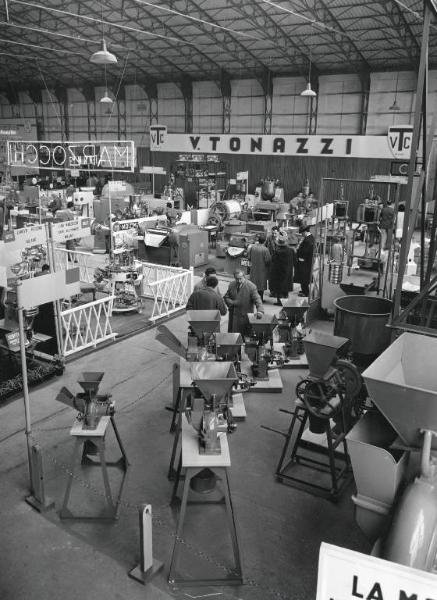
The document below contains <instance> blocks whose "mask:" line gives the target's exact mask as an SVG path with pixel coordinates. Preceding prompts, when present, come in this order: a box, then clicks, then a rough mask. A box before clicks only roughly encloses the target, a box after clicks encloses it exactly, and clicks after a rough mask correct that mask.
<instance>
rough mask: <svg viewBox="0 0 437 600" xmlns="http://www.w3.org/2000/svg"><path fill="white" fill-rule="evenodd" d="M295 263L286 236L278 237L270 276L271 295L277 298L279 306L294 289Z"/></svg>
mask: <svg viewBox="0 0 437 600" xmlns="http://www.w3.org/2000/svg"><path fill="white" fill-rule="evenodd" d="M293 263H294V252H293V250H292V249H291V248H290V246H288V245H287V242H286V239H285V237H284V236H280V237H278V240H277V242H276V250H275V251H274V252H273V256H272V264H271V267H270V275H269V288H270V294H271V295H272V296H275V297H276V305H277V306H282V303H281V301H280V298H288V292H289V291H291V290H292V289H293Z"/></svg>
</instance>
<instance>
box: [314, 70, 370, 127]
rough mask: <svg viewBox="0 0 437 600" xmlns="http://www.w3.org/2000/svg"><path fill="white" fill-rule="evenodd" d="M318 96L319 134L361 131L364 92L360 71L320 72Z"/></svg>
mask: <svg viewBox="0 0 437 600" xmlns="http://www.w3.org/2000/svg"><path fill="white" fill-rule="evenodd" d="M317 100H318V102H317V133H318V134H323V133H338V134H342V133H343V134H350V135H359V134H360V133H361V132H360V129H361V121H362V118H361V111H362V106H363V95H362V84H361V80H360V78H359V76H358V75H355V74H348V75H323V76H320V77H319V94H318V98H317Z"/></svg>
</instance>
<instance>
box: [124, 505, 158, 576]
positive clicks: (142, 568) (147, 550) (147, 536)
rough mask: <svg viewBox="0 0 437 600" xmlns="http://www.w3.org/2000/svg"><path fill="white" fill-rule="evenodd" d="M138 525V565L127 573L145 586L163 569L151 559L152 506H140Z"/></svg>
mask: <svg viewBox="0 0 437 600" xmlns="http://www.w3.org/2000/svg"><path fill="white" fill-rule="evenodd" d="M138 513H139V525H140V564H139V565H137V566H136V567H134V568H133V569H132V570H131V571H129V573H128V575H129V577H132V579H135V581H139V582H140V583H142V584H143V585H146V583H148V582H149V581H150V579H151V578H152V577H153V576H154V575H155V574H156V573H158V571H160V570H161V569H162V567H163V563H162V562H160V561H158V560H155V559H154V558H153V546H152V506H151V504H142V505H141V506H140V507H139V509H138Z"/></svg>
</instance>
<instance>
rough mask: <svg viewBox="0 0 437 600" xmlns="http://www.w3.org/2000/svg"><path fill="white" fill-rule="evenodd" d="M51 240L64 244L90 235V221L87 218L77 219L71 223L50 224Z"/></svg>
mask: <svg viewBox="0 0 437 600" xmlns="http://www.w3.org/2000/svg"><path fill="white" fill-rule="evenodd" d="M51 229H52V240H53V241H54V242H57V243H59V242H66V241H68V240H76V239H79V238H83V237H88V236H90V235H91V220H90V219H88V218H87V217H78V218H76V219H73V220H71V221H62V222H61V223H52V226H51Z"/></svg>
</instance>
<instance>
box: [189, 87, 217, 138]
mask: <svg viewBox="0 0 437 600" xmlns="http://www.w3.org/2000/svg"><path fill="white" fill-rule="evenodd" d="M222 127H223V99H222V94H221V91H220V88H219V86H218V85H217V83H216V82H214V81H194V82H193V131H197V132H199V133H221V131H222Z"/></svg>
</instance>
